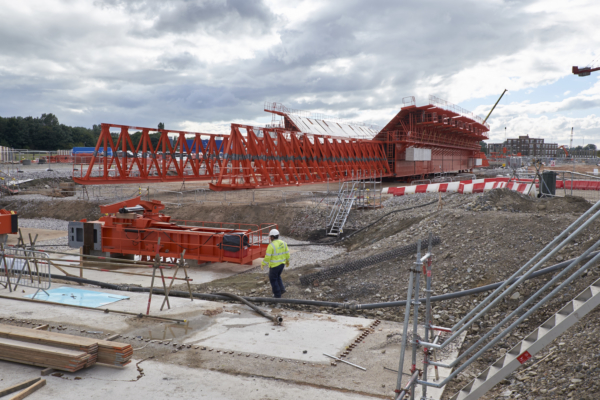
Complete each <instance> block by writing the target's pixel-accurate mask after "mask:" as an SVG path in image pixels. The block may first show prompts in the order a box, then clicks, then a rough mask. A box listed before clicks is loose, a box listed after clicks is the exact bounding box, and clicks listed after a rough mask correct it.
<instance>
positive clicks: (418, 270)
mask: <svg viewBox="0 0 600 400" xmlns="http://www.w3.org/2000/svg"><path fill="white" fill-rule="evenodd" d="M422 265H423V262H422V261H421V241H420V240H419V241H418V242H417V261H416V262H415V267H414V269H415V295H414V300H413V303H412V304H413V338H412V362H411V367H410V373H411V374H414V373H415V372H417V343H418V342H419V335H418V333H417V329H418V326H419V305H420V304H421V302H420V301H419V284H420V278H421V276H420V274H421V267H422ZM415 386H416V382H414V383H413V385H412V387H411V389H410V399H411V400H415Z"/></svg>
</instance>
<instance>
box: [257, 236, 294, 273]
mask: <svg viewBox="0 0 600 400" xmlns="http://www.w3.org/2000/svg"><path fill="white" fill-rule="evenodd" d="M289 260H290V251H289V250H288V245H287V243H286V242H284V241H283V240H279V239H276V240H273V241H272V242H271V243H269V246H267V254H266V255H265V259H264V260H263V262H262V265H268V266H269V268H275V267H277V266H279V265H281V264H285V263H286V262H288V261H289Z"/></svg>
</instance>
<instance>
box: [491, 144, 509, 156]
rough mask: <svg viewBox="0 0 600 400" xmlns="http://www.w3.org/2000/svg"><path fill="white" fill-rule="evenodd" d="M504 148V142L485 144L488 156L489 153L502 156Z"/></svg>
mask: <svg viewBox="0 0 600 400" xmlns="http://www.w3.org/2000/svg"><path fill="white" fill-rule="evenodd" d="M504 147H506V142H504V143H488V144H487V149H488V154H489V153H499V154H502V149H503V148H504ZM507 151H508V149H507Z"/></svg>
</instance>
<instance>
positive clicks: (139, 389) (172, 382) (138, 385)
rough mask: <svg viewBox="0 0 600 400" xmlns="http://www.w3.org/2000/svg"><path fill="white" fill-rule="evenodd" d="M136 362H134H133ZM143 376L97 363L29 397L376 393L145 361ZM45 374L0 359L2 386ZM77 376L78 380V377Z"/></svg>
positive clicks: (257, 397) (261, 397)
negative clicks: (341, 389) (331, 388)
mask: <svg viewBox="0 0 600 400" xmlns="http://www.w3.org/2000/svg"><path fill="white" fill-rule="evenodd" d="M135 362H137V361H134V363H135ZM140 368H143V369H144V376H143V377H142V378H141V379H139V380H136V379H137V376H138V371H137V370H136V368H135V367H130V368H126V369H125V370H115V369H112V368H104V367H99V366H95V367H92V368H90V369H87V370H83V371H79V372H77V373H65V374H64V375H63V376H61V377H55V376H52V375H50V376H47V377H45V379H46V381H47V384H46V386H45V387H43V388H42V389H40V390H38V391H37V392H35V393H33V394H31V395H29V396H28V397H27V399H28V400H46V399H61V400H81V399H90V400H95V399H98V400H105V399H132V400H136V399H142V400H147V399H210V400H238V399H240V398H244V399H248V400H265V399H330V400H346V399H355V400H360V399H372V398H373V397H371V396H366V395H360V394H356V393H347V392H342V391H339V390H329V389H327V388H318V387H312V386H310V385H302V384H296V383H290V382H285V381H276V380H273V379H265V378H260V377H256V376H234V375H230V374H226V373H222V372H217V371H208V370H199V369H194V368H187V367H185V366H179V365H173V364H165V363H160V362H156V361H151V360H148V361H144V362H143V363H141V364H140ZM39 376H40V368H35V367H29V366H25V365H20V364H13V363H8V362H4V361H0V389H3V388H6V387H10V386H12V385H15V384H17V383H20V382H23V381H25V380H28V379H33V378H37V377H39ZM75 377H77V378H78V379H77V380H74V379H75Z"/></svg>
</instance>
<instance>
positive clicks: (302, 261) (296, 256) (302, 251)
mask: <svg viewBox="0 0 600 400" xmlns="http://www.w3.org/2000/svg"><path fill="white" fill-rule="evenodd" d="M281 240H283V241H284V242H286V243H287V244H306V246H293V247H290V250H292V251H294V250H297V251H296V252H294V253H292V254H291V256H290V267H289V269H294V268H298V267H302V266H304V265H309V264H314V263H317V262H319V261H323V260H328V259H330V258H332V257H335V256H337V255H339V254H342V253H345V252H346V251H345V250H344V249H343V248H340V247H335V246H310V242H306V241H302V240H295V239H292V238H289V237H283V236H281Z"/></svg>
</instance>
